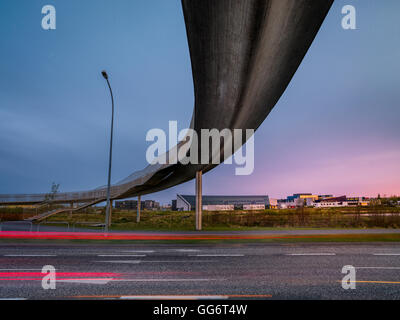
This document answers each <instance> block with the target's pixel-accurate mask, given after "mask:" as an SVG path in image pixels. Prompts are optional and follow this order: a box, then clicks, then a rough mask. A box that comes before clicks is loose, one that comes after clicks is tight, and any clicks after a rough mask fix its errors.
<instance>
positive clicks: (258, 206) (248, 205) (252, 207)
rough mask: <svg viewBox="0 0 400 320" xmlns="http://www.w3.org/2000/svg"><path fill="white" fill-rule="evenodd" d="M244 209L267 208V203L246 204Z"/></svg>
mask: <svg viewBox="0 0 400 320" xmlns="http://www.w3.org/2000/svg"><path fill="white" fill-rule="evenodd" d="M243 210H265V204H244V205H243Z"/></svg>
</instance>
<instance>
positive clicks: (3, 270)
mask: <svg viewBox="0 0 400 320" xmlns="http://www.w3.org/2000/svg"><path fill="white" fill-rule="evenodd" d="M0 271H42V269H0Z"/></svg>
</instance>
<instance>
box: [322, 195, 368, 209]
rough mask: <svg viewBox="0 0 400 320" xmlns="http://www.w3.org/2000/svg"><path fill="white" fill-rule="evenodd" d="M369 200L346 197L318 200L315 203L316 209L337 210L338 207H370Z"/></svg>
mask: <svg viewBox="0 0 400 320" xmlns="http://www.w3.org/2000/svg"><path fill="white" fill-rule="evenodd" d="M368 205H369V199H367V198H364V197H352V198H348V197H346V196H340V197H331V198H326V199H323V200H318V201H316V202H315V203H314V207H316V208H336V207H357V206H368Z"/></svg>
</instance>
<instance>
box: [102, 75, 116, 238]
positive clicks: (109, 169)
mask: <svg viewBox="0 0 400 320" xmlns="http://www.w3.org/2000/svg"><path fill="white" fill-rule="evenodd" d="M101 74H102V75H103V77H104V79H106V81H107V84H108V88H109V89H110V94H111V104H112V113H111V136H110V156H109V161H108V183H107V206H106V223H105V231H106V232H108V227H109V219H110V210H111V207H110V188H111V162H112V143H113V129H114V96H113V93H112V90H111V86H110V82H109V81H108V74H107V72H106V71H105V70H103V71H102V72H101Z"/></svg>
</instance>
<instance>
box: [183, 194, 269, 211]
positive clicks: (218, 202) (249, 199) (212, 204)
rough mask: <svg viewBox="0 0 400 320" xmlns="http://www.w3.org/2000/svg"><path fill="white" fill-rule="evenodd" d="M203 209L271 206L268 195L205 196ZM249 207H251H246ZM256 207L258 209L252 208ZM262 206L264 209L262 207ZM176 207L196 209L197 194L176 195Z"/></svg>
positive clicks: (258, 208) (217, 209) (184, 209)
mask: <svg viewBox="0 0 400 320" xmlns="http://www.w3.org/2000/svg"><path fill="white" fill-rule="evenodd" d="M202 203H203V208H202V209H203V210H209V211H213V210H214V211H219V210H221V211H223V210H235V209H236V210H262V209H265V208H266V207H268V206H269V197H268V196H203V197H202ZM244 208H249V209H244ZM250 208H256V209H250ZM261 208H262V209H261ZM176 209H177V210H179V211H191V210H195V209H196V196H194V195H182V194H177V195H176Z"/></svg>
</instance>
